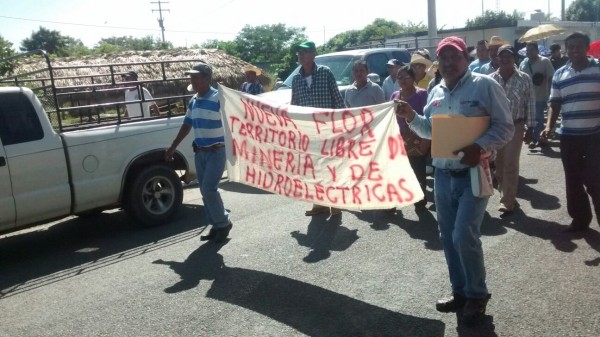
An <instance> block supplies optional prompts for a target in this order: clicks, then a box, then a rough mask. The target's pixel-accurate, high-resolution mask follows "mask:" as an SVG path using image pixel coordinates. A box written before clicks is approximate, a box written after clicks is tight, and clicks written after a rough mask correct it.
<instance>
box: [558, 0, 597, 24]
mask: <svg viewBox="0 0 600 337" xmlns="http://www.w3.org/2000/svg"><path fill="white" fill-rule="evenodd" d="M565 19H566V20H568V21H592V22H597V21H600V0H575V1H573V2H572V3H571V5H569V8H567V12H566V13H565Z"/></svg>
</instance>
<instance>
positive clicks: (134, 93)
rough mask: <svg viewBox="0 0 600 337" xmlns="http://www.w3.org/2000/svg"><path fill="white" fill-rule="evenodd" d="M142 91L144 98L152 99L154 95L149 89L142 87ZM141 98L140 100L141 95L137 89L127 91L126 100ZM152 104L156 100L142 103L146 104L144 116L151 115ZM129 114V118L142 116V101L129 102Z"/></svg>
mask: <svg viewBox="0 0 600 337" xmlns="http://www.w3.org/2000/svg"><path fill="white" fill-rule="evenodd" d="M142 92H143V95H144V99H146V100H148V99H152V95H150V92H149V91H148V89H146V88H142ZM139 100H140V97H139V96H138V90H137V89H134V90H126V91H125V102H130V101H139ZM152 104H154V101H152V102H148V101H146V102H143V103H142V105H143V106H144V117H149V116H150V106H152ZM127 115H128V116H129V118H132V117H142V110H141V109H140V103H131V104H127Z"/></svg>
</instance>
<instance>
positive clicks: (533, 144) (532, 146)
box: [527, 140, 538, 150]
mask: <svg viewBox="0 0 600 337" xmlns="http://www.w3.org/2000/svg"><path fill="white" fill-rule="evenodd" d="M537 146H538V142H537V141H535V140H534V141H532V142H531V143H529V146H527V147H528V148H529V149H530V150H532V149H535V148H536V147H537Z"/></svg>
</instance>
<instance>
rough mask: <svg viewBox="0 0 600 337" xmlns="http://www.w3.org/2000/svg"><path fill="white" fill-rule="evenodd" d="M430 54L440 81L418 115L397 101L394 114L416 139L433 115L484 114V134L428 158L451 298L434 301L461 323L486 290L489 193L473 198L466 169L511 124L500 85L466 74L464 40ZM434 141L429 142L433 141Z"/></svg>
mask: <svg viewBox="0 0 600 337" xmlns="http://www.w3.org/2000/svg"><path fill="white" fill-rule="evenodd" d="M436 54H437V57H438V61H439V71H440V73H441V74H442V81H441V82H440V84H439V85H437V86H435V87H434V88H433V89H432V90H431V92H430V93H429V97H428V103H427V105H426V106H425V109H424V111H423V112H424V114H423V115H422V116H421V115H418V114H417V113H416V112H414V111H413V109H412V108H411V107H410V105H408V103H406V102H403V101H399V102H398V108H397V110H396V114H397V115H398V116H400V117H404V118H406V122H407V124H408V125H409V127H410V128H411V129H412V130H413V131H415V132H416V133H417V134H418V135H419V136H420V137H422V138H431V117H432V116H433V115H435V114H450V115H464V116H466V117H472V116H489V117H490V125H489V128H488V129H487V130H486V132H485V133H484V134H483V135H481V137H479V138H478V139H476V140H475V142H474V143H473V144H470V145H467V146H465V147H464V148H462V149H458V150H457V151H456V152H455V154H456V155H457V156H456V157H454V158H434V159H433V166H434V167H435V168H436V170H435V179H434V183H435V186H434V191H435V204H436V208H437V220H438V224H439V230H440V240H441V241H442V246H443V248H444V253H445V256H446V263H447V264H448V270H449V274H450V283H451V285H452V292H453V294H452V296H451V297H450V298H447V299H443V300H440V301H438V303H437V304H436V309H437V310H438V311H441V312H459V319H460V320H462V321H464V322H466V323H474V322H477V321H479V320H480V319H481V318H482V317H483V315H484V314H485V309H486V305H487V302H488V300H489V299H490V297H491V296H490V294H489V292H488V289H487V285H486V281H485V264H484V261H483V249H482V246H481V240H480V236H481V233H480V229H481V222H482V221H483V215H484V214H485V209H486V206H487V203H488V199H489V197H482V196H475V195H474V194H473V191H472V187H471V177H470V168H471V167H475V166H476V165H477V164H478V163H479V161H480V158H481V155H482V153H483V152H488V151H495V150H497V149H499V148H501V147H503V146H504V145H505V144H506V143H507V142H508V141H509V140H510V139H511V137H512V135H513V133H514V126H513V121H512V116H511V113H510V109H509V102H508V99H507V98H506V94H505V93H504V89H502V87H501V86H500V85H499V84H498V82H496V81H494V80H493V79H492V78H491V77H489V76H485V75H481V74H472V73H471V71H470V70H469V67H468V66H469V52H468V51H467V46H466V45H465V42H464V41H463V40H462V39H460V38H458V37H455V36H451V37H447V38H445V39H443V40H442V41H440V43H439V44H438V47H437V50H436ZM434 145H435V144H434Z"/></svg>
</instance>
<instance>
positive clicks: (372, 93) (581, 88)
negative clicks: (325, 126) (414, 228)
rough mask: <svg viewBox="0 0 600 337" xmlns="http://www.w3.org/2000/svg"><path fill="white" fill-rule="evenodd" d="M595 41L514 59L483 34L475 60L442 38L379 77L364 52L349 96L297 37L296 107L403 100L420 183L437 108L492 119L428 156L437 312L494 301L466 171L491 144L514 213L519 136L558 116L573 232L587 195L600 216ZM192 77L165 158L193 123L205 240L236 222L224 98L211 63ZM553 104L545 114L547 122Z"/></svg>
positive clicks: (476, 313)
mask: <svg viewBox="0 0 600 337" xmlns="http://www.w3.org/2000/svg"><path fill="white" fill-rule="evenodd" d="M589 45H590V39H589V37H588V36H587V35H585V34H583V33H579V32H576V33H572V34H570V35H569V36H567V37H566V39H565V47H566V51H567V56H568V59H567V58H566V57H564V56H562V54H560V46H553V47H552V48H551V50H552V51H553V55H552V56H551V58H550V59H548V58H546V57H543V56H541V55H539V53H538V47H537V43H528V44H527V46H526V49H527V57H526V58H525V59H524V60H522V61H521V62H520V64H519V65H518V66H517V64H518V57H519V56H518V52H517V50H516V49H515V47H514V46H512V45H511V44H510V43H508V41H506V40H504V39H502V38H501V37H498V36H493V37H491V39H490V40H489V41H487V40H481V41H478V42H477V44H476V46H475V50H476V59H475V60H472V58H471V55H470V51H469V49H468V48H467V45H466V43H465V41H463V40H462V39H460V38H458V37H447V38H444V39H442V40H441V41H440V42H439V44H438V45H437V47H436V48H435V56H436V58H437V60H436V61H435V62H433V61H432V58H431V56H430V54H429V52H428V51H427V50H417V51H416V52H415V53H414V54H413V55H412V57H411V60H410V63H408V64H403V63H402V62H400V61H398V60H395V59H392V60H389V61H388V62H387V67H388V72H389V76H388V77H387V78H386V79H385V80H384V81H383V83H382V86H380V85H379V84H377V83H374V82H372V81H371V80H370V79H369V78H368V74H369V69H368V66H367V64H366V63H365V62H364V61H357V62H356V63H355V64H354V65H353V68H352V74H353V76H354V82H353V84H352V85H351V87H350V89H348V90H347V91H346V92H345V93H344V95H342V94H341V93H340V91H339V89H338V86H337V83H336V80H335V78H334V76H333V73H332V72H331V70H330V69H329V68H327V67H325V66H322V65H319V64H317V63H315V56H316V54H317V49H316V47H315V44H314V43H313V42H310V41H305V42H303V43H301V44H299V45H297V46H294V49H293V52H294V53H295V54H296V56H297V57H298V62H299V64H300V66H301V68H300V71H299V72H298V73H297V74H296V75H295V77H294V78H293V82H292V89H291V90H292V99H291V104H292V105H298V106H307V107H315V108H327V109H340V108H344V107H360V106H367V105H374V104H379V103H383V102H386V101H390V100H391V101H394V102H396V106H397V108H396V116H397V121H398V124H399V129H400V132H401V134H402V137H403V139H404V141H405V147H406V150H407V154H408V157H409V161H410V165H411V167H412V169H413V170H414V172H415V175H416V177H417V179H418V181H419V184H420V186H421V188H422V189H423V191H425V188H426V175H425V171H426V163H427V156H428V154H429V150H430V146H431V142H430V139H431V136H432V121H431V119H432V116H433V115H436V114H448V113H452V114H462V115H465V116H467V117H471V116H489V117H490V123H489V127H488V129H487V130H486V131H485V132H484V133H483V134H482V135H481V136H480V137H479V138H478V139H476V140H475V141H474V142H473V143H472V144H469V145H467V146H465V147H463V148H462V149H457V151H456V152H455V154H456V157H454V158H433V161H432V165H433V166H434V168H435V173H434V200H433V201H434V202H435V204H436V211H437V221H438V226H439V234H440V240H441V242H442V246H443V249H444V253H445V257H446V262H447V266H448V273H449V278H450V283H451V287H452V289H451V296H450V297H448V298H445V299H442V300H440V301H438V302H437V304H436V309H437V310H438V311H440V312H458V313H459V314H460V318H461V319H463V320H465V321H466V322H477V321H478V320H480V319H481V318H482V317H483V315H484V314H485V311H486V306H487V303H488V301H489V299H490V298H491V294H490V292H489V290H488V288H487V284H486V272H485V263H484V254H483V249H482V244H481V240H480V236H481V234H480V229H481V225H482V221H483V218H484V214H485V211H486V208H487V206H488V200H489V197H487V196H478V195H474V194H473V192H472V188H471V178H470V168H472V167H474V166H476V165H478V164H479V162H480V160H481V158H482V154H483V153H490V152H491V153H496V156H495V158H496V159H495V169H494V175H495V177H496V179H497V181H498V184H499V186H498V190H499V192H500V194H501V199H500V204H499V205H498V210H499V211H500V212H502V213H505V214H509V213H511V212H513V211H514V210H515V208H516V207H518V203H517V200H516V197H517V186H518V178H519V157H520V153H521V149H522V147H523V143H529V144H530V145H529V147H530V148H533V147H535V146H539V145H541V144H543V143H544V142H547V141H548V140H549V139H551V138H552V137H553V134H554V129H555V125H556V122H557V118H558V116H559V115H560V116H561V117H562V119H561V126H560V134H561V137H560V150H561V159H562V163H563V168H564V171H565V184H566V191H567V210H568V214H569V215H570V216H571V217H572V218H573V222H572V223H571V224H570V225H569V226H568V227H567V231H581V230H584V229H586V228H588V227H589V226H590V222H591V220H592V218H593V216H592V209H591V206H590V202H589V198H588V195H589V196H590V197H591V199H592V204H593V207H594V211H595V214H596V218H597V219H600V217H599V216H600V172H599V171H600V109H599V108H598V107H600V65H599V64H598V61H596V60H595V59H593V58H588V57H586V52H587V49H589ZM556 51H558V52H557V53H554V52H556ZM555 67H557V68H556V69H555ZM187 74H189V75H190V80H191V83H192V87H193V89H194V91H195V92H196V94H195V95H194V97H193V98H192V99H191V101H190V103H189V107H188V111H187V113H186V116H185V119H184V122H183V125H182V126H181V129H180V131H179V134H178V135H177V136H176V138H175V139H174V141H173V144H172V145H171V146H170V147H169V149H167V151H166V153H165V160H167V161H171V160H173V154H174V152H175V150H176V148H177V146H178V145H179V144H180V143H181V141H182V140H183V139H184V138H185V136H186V135H187V134H188V133H189V132H190V131H193V132H194V144H193V146H194V149H195V152H196V163H195V164H196V171H197V175H198V183H199V186H200V191H201V193H202V198H203V201H204V206H205V210H206V214H207V217H208V221H209V223H210V224H212V228H211V230H210V232H209V234H208V235H207V236H204V237H203V239H205V240H212V241H215V242H223V241H224V240H225V239H226V238H227V236H228V235H229V232H230V230H231V228H232V223H231V220H230V216H229V212H228V211H227V210H226V209H225V207H224V206H223V201H222V199H221V196H220V194H219V191H218V189H217V185H218V183H219V180H220V178H221V173H222V172H223V169H224V166H225V148H224V136H223V135H224V134H223V125H222V123H221V113H220V110H219V108H220V104H219V101H218V95H217V91H216V90H215V89H214V88H212V87H211V86H210V83H211V78H212V69H211V67H210V66H209V65H206V64H198V65H196V66H194V67H193V69H192V70H190V71H188V72H187ZM257 74H260V70H259V69H255V68H248V69H246V76H247V82H246V83H245V84H244V85H243V86H242V88H241V89H242V91H244V92H248V93H258V92H260V91H262V86H261V87H260V88H259V87H258V85H257V82H258V81H257V79H256V75H257ZM258 84H260V83H259V82H258ZM252 88H254V89H252ZM546 111H547V114H548V117H547V120H544V114H545V112H546ZM531 144H533V145H531ZM427 202H428V200H426V199H423V200H421V201H419V202H417V203H416V204H415V207H416V208H417V209H421V210H422V209H424V208H425V206H426V204H427ZM322 213H327V214H331V215H337V214H340V213H341V210H340V209H337V208H329V207H326V206H322V205H317V204H315V205H313V207H312V208H311V209H310V210H308V211H306V215H307V216H314V215H317V214H322Z"/></svg>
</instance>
